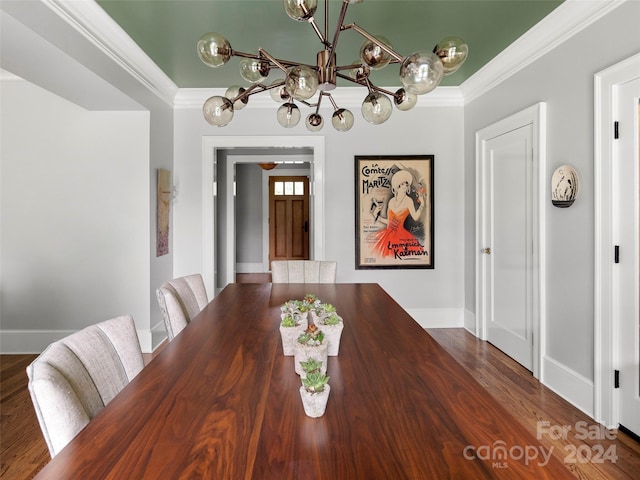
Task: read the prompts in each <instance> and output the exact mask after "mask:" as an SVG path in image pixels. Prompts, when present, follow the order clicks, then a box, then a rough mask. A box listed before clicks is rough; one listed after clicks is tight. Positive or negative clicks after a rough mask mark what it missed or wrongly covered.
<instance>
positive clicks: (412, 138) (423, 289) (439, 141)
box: [174, 97, 465, 326]
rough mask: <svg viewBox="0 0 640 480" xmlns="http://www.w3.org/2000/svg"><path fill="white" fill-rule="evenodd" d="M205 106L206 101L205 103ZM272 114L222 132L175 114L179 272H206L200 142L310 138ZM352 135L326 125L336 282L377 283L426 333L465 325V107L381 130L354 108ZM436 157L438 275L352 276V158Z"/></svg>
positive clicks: (254, 113) (184, 111) (240, 119)
mask: <svg viewBox="0 0 640 480" xmlns="http://www.w3.org/2000/svg"><path fill="white" fill-rule="evenodd" d="M205 98H206V97H205ZM276 108H277V105H276V104H275V103H273V107H271V108H260V107H253V108H252V106H251V101H250V102H249V106H247V108H245V109H243V110H242V111H239V112H237V113H236V117H235V118H234V119H233V121H232V123H231V124H230V125H228V126H226V127H224V128H216V127H212V126H210V125H208V124H207V123H206V122H205V120H204V119H203V117H202V111H201V107H200V106H193V107H192V108H180V109H178V110H176V112H175V125H174V129H175V139H176V140H175V163H174V166H175V172H176V179H177V182H178V183H179V185H180V194H179V197H178V198H177V199H176V204H175V207H176V208H175V216H174V226H175V228H174V245H175V253H174V272H175V274H176V275H183V274H187V273H191V272H197V271H201V270H202V268H203V266H202V218H201V217H202V138H203V136H207V135H224V136H233V135H238V136H242V135H253V136H268V135H272V136H282V135H310V132H308V130H307V129H306V128H305V127H304V125H303V124H302V122H301V123H300V125H298V126H297V127H295V128H293V129H291V130H287V129H284V128H282V127H281V126H280V125H279V124H278V123H277V121H276V119H275V110H276ZM349 108H352V110H353V111H354V115H355V117H356V122H355V125H354V127H353V129H352V130H351V131H349V132H347V133H340V132H336V131H335V130H333V128H332V127H331V125H325V127H324V129H323V130H322V131H321V132H320V133H319V135H325V138H326V142H325V149H326V159H325V166H326V168H325V172H324V173H325V177H324V178H325V189H326V192H327V194H326V203H325V212H326V225H327V227H326V230H327V231H326V232H325V242H326V248H325V256H326V258H327V259H333V260H337V261H338V281H339V282H377V283H379V284H380V285H381V286H382V287H383V288H385V289H386V290H387V291H388V292H389V294H390V295H392V296H393V297H394V298H395V299H396V300H397V301H398V302H399V303H400V304H401V305H402V306H403V307H404V308H405V309H407V310H408V311H409V312H410V313H412V314H413V315H414V318H416V319H417V320H419V321H420V322H421V323H422V324H425V325H427V324H428V325H438V324H446V325H450V326H451V325H457V326H461V325H462V316H463V298H464V297H463V235H464V231H463V207H464V204H463V199H464V195H465V192H464V189H463V188H462V176H461V175H462V171H463V138H462V136H461V132H462V128H463V109H462V107H456V106H446V107H425V108H419V107H416V108H415V109H414V110H411V111H409V112H400V111H394V112H393V115H392V117H391V119H390V120H389V121H388V122H387V123H386V124H384V125H382V126H378V127H376V126H373V125H369V124H368V123H367V122H366V121H365V120H364V119H363V118H362V116H361V114H360V112H359V109H358V108H357V107H349ZM322 113H324V114H325V115H327V116H329V115H330V114H329V113H328V112H322ZM417 154H434V155H435V182H434V184H435V269H434V270H356V269H355V240H354V238H355V206H354V203H355V200H354V198H355V194H354V156H355V155H417Z"/></svg>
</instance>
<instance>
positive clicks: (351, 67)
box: [335, 63, 362, 72]
mask: <svg viewBox="0 0 640 480" xmlns="http://www.w3.org/2000/svg"><path fill="white" fill-rule="evenodd" d="M361 66H362V64H361V63H354V64H353V65H341V66H339V67H335V69H336V72H339V71H340V70H352V69H354V68H360V67H361Z"/></svg>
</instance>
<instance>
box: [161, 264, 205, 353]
mask: <svg viewBox="0 0 640 480" xmlns="http://www.w3.org/2000/svg"><path fill="white" fill-rule="evenodd" d="M156 297H157V298H158V305H159V306H160V311H161V312H162V318H163V320H164V325H165V328H166V329H167V337H168V338H169V341H171V340H173V339H174V338H175V336H176V335H178V333H180V332H181V331H182V329H183V328H184V327H186V326H187V325H188V324H189V322H190V321H191V320H192V319H193V317H195V316H196V315H197V314H198V313H200V312H201V311H202V309H203V308H204V307H206V306H207V303H209V300H208V298H207V290H206V289H205V286H204V281H203V280H202V276H201V275H200V274H193V275H187V276H184V277H179V278H176V279H174V280H169V281H168V282H165V283H164V284H162V286H161V287H160V288H158V290H156Z"/></svg>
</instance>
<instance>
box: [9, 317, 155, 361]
mask: <svg viewBox="0 0 640 480" xmlns="http://www.w3.org/2000/svg"><path fill="white" fill-rule="evenodd" d="M74 331H75V330H0V353H1V354H3V355H8V354H27V353H37V354H39V353H42V352H43V351H44V349H45V348H47V347H48V346H49V345H50V344H52V343H53V342H56V341H58V340H60V339H62V338H64V337H66V336H68V335H71V334H72V333H74ZM166 336H167V334H166V332H165V328H164V324H163V323H162V322H160V323H158V324H156V325H155V326H154V327H153V329H151V330H138V340H139V341H140V347H141V349H142V353H152V352H153V350H154V349H155V348H157V347H158V345H160V343H162V341H164V339H165V338H166Z"/></svg>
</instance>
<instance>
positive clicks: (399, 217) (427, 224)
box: [355, 155, 434, 269]
mask: <svg viewBox="0 0 640 480" xmlns="http://www.w3.org/2000/svg"><path fill="white" fill-rule="evenodd" d="M433 162H434V156H433V155H408V156H407V155H405V156H356V157H355V179H356V269H368V268H434V262H433V261H434V256H433V237H434V233H433Z"/></svg>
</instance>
